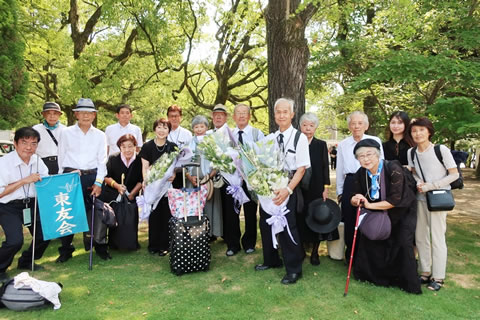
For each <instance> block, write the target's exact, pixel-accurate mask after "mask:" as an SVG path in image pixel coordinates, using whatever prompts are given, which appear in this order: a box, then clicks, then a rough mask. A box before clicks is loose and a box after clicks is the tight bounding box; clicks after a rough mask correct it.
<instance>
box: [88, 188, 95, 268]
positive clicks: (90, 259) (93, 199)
mask: <svg viewBox="0 0 480 320" xmlns="http://www.w3.org/2000/svg"><path fill="white" fill-rule="evenodd" d="M91 221H92V225H91V226H90V258H89V261H88V270H92V264H93V223H94V222H95V195H92V220H91Z"/></svg>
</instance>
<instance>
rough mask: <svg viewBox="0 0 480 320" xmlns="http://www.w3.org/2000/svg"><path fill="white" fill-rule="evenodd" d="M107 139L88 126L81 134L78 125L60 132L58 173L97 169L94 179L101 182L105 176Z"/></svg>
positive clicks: (103, 134)
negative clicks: (67, 169)
mask: <svg viewBox="0 0 480 320" xmlns="http://www.w3.org/2000/svg"><path fill="white" fill-rule="evenodd" d="M106 163H107V138H106V136H105V133H103V132H102V131H100V130H98V129H97V128H95V127H94V126H90V129H88V131H87V133H86V134H85V133H83V131H82V130H81V129H80V127H79V126H78V124H75V125H73V126H70V127H67V128H65V129H64V130H62V133H61V135H60V141H59V144H58V167H59V173H63V168H67V167H68V168H74V169H81V170H90V169H97V177H96V179H98V180H100V181H103V178H104V177H105V175H106V174H107V167H106Z"/></svg>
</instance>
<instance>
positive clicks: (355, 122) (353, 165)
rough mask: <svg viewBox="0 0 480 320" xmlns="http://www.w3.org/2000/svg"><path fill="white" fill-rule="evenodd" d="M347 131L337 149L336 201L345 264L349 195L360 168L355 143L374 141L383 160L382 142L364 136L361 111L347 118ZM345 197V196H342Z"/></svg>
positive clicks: (351, 214) (351, 215)
mask: <svg viewBox="0 0 480 320" xmlns="http://www.w3.org/2000/svg"><path fill="white" fill-rule="evenodd" d="M347 124H348V129H349V130H350V132H351V133H352V135H351V136H349V137H348V138H346V139H344V140H342V141H341V142H340V143H339V144H338V148H337V178H336V179H337V199H338V202H339V203H341V204H342V205H341V208H342V216H343V222H344V225H345V226H344V228H345V229H344V230H345V246H346V247H347V248H346V251H345V262H346V263H347V265H348V263H349V261H350V255H351V249H352V242H353V233H354V231H355V222H356V221H355V220H356V214H355V208H354V207H353V206H352V204H351V203H350V194H351V192H352V187H353V175H354V174H355V172H357V170H358V169H359V168H360V162H358V160H357V159H356V158H355V155H354V154H353V149H354V148H355V145H356V144H357V142H359V141H360V140H363V139H374V140H375V141H377V142H378V143H379V144H380V154H381V158H382V159H383V149H382V147H381V145H382V142H381V140H380V139H379V138H378V137H374V136H370V135H368V134H365V131H367V129H368V125H369V124H368V117H367V115H366V114H365V113H363V112H362V111H354V112H352V113H351V114H350V115H349V116H348V117H347ZM343 195H345V196H343Z"/></svg>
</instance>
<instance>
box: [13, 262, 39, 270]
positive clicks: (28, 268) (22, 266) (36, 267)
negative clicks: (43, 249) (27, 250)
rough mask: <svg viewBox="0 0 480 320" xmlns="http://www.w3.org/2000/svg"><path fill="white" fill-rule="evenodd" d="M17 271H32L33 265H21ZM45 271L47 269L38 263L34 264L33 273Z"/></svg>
mask: <svg viewBox="0 0 480 320" xmlns="http://www.w3.org/2000/svg"><path fill="white" fill-rule="evenodd" d="M17 269H20V270H32V265H31V264H29V265H24V264H19V265H18V266H17ZM43 269H45V268H44V267H42V266H41V265H39V264H36V263H34V264H33V271H40V270H43Z"/></svg>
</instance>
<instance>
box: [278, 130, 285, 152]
mask: <svg viewBox="0 0 480 320" xmlns="http://www.w3.org/2000/svg"><path fill="white" fill-rule="evenodd" d="M278 146H279V147H280V150H281V151H282V153H283V152H285V146H284V144H283V133H280V134H279V135H278Z"/></svg>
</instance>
